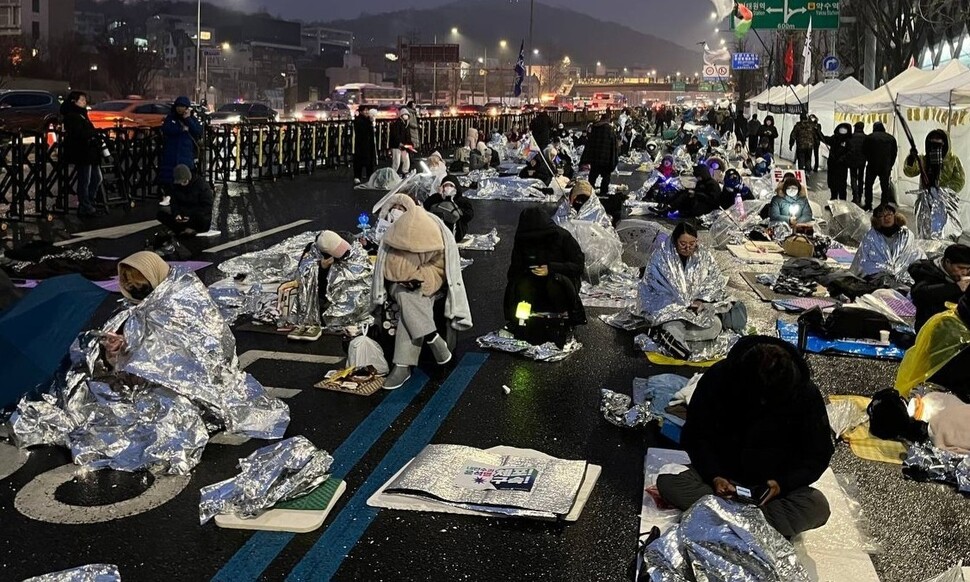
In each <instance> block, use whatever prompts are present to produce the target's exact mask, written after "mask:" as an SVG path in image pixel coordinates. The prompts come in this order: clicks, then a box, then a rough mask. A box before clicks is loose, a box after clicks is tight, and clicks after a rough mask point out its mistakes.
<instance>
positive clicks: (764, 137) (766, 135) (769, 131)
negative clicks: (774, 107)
mask: <svg viewBox="0 0 970 582" xmlns="http://www.w3.org/2000/svg"><path fill="white" fill-rule="evenodd" d="M769 122H770V123H769ZM776 139H778V128H777V127H775V118H774V117H773V116H771V115H769V116H767V117H765V122H764V123H763V124H761V129H759V130H758V143H761V142H765V143H767V150H768V152H769V153H773V152H774V151H775V140H776Z"/></svg>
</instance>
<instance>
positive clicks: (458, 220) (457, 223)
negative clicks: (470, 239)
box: [424, 174, 475, 242]
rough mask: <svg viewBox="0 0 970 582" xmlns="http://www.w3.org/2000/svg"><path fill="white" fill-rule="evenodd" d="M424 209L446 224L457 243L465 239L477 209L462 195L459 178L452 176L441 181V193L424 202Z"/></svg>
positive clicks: (429, 197)
mask: <svg viewBox="0 0 970 582" xmlns="http://www.w3.org/2000/svg"><path fill="white" fill-rule="evenodd" d="M424 209H425V210H427V211H428V212H430V213H431V214H434V215H435V216H437V217H438V218H440V219H441V221H442V222H444V223H445V226H447V227H448V229H449V230H450V231H451V232H452V234H454V236H455V241H456V242H461V240H462V239H463V238H465V235H466V234H468V223H469V222H471V220H472V218H474V217H475V208H474V207H472V203H471V201H470V200H468V199H467V198H465V196H464V195H463V194H462V192H461V184H460V183H459V182H458V178H456V177H454V176H452V175H450V174H449V175H447V176H445V177H444V178H442V179H441V185H440V186H439V191H438V192H437V193H435V194H432V195H431V196H428V199H427V200H425V201H424Z"/></svg>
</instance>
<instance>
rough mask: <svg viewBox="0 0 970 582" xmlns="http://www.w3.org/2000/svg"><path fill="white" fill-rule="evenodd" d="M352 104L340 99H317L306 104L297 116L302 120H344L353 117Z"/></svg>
mask: <svg viewBox="0 0 970 582" xmlns="http://www.w3.org/2000/svg"><path fill="white" fill-rule="evenodd" d="M353 117H354V114H353V113H352V112H351V111H350V106H349V105H347V104H346V103H340V102H339V101H317V102H316V103H311V104H309V105H307V106H306V108H304V109H303V111H301V112H300V113H299V115H298V116H297V118H298V119H299V120H300V121H343V120H349V119H353Z"/></svg>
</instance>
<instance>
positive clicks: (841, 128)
mask: <svg viewBox="0 0 970 582" xmlns="http://www.w3.org/2000/svg"><path fill="white" fill-rule="evenodd" d="M822 139H823V140H825V143H826V145H828V146H829V172H828V186H829V191H830V192H831V193H832V197H831V199H832V200H845V199H846V198H847V197H848V178H849V175H848V174H849V159H850V157H851V153H850V150H849V140H851V139H852V126H850V125H849V124H848V123H840V124H839V125H838V127H836V128H835V133H834V134H833V135H832V136H831V137H826V136H824V135H823V136H822Z"/></svg>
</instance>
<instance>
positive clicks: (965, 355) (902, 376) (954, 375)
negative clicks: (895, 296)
mask: <svg viewBox="0 0 970 582" xmlns="http://www.w3.org/2000/svg"><path fill="white" fill-rule="evenodd" d="M968 346H970V293H964V294H963V296H962V297H960V300H959V301H958V302H957V304H956V305H953V304H949V305H948V306H947V308H946V310H944V311H942V312H940V313H937V314H936V315H934V316H932V317H930V318H929V320H928V321H927V322H926V324H925V325H923V327H922V328H920V331H919V334H917V336H916V344H915V345H914V346H913V347H911V348H909V349H908V350H906V355H905V356H903V361H902V363H901V364H900V365H899V372H898V373H897V374H896V390H898V391H899V393H900V394H902V395H903V396H904V397H908V396H909V394H910V392H911V391H912V390H913V388H915V387H917V386H919V385H920V384H923V383H925V382H932V383H933V384H937V385H939V386H942V387H943V388H944V389H946V390H949V391H950V392H952V393H954V394H956V395H957V396H958V397H960V399H961V400H963V401H964V402H970V347H968Z"/></svg>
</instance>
